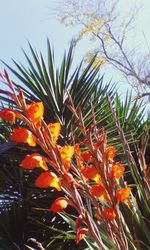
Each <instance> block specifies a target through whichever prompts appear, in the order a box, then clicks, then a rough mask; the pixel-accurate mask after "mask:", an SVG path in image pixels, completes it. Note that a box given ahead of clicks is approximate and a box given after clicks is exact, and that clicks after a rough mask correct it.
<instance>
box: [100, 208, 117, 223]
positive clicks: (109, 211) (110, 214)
mask: <svg viewBox="0 0 150 250" xmlns="http://www.w3.org/2000/svg"><path fill="white" fill-rule="evenodd" d="M102 215H103V216H104V217H105V219H107V220H110V221H111V220H114V219H115V218H116V213H115V210H114V209H113V208H111V207H105V208H104V209H103V211H102Z"/></svg>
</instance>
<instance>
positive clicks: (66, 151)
mask: <svg viewBox="0 0 150 250" xmlns="http://www.w3.org/2000/svg"><path fill="white" fill-rule="evenodd" d="M58 150H59V153H60V156H61V160H62V163H63V164H64V167H65V168H66V170H67V171H68V170H69V168H70V161H71V158H72V156H73V154H74V147H73V146H69V145H66V146H63V147H61V146H58Z"/></svg>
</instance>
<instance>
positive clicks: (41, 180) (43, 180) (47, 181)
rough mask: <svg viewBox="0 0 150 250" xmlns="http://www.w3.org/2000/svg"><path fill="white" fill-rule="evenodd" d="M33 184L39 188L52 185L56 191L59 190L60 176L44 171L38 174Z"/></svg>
mask: <svg viewBox="0 0 150 250" xmlns="http://www.w3.org/2000/svg"><path fill="white" fill-rule="evenodd" d="M35 186H37V187H39V188H48V187H54V188H56V189H57V190H58V191H61V182H60V178H58V177H57V175H56V174H55V173H53V172H45V173H42V174H40V176H39V177H38V178H37V179H36V181H35Z"/></svg>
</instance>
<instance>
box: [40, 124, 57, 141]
mask: <svg viewBox="0 0 150 250" xmlns="http://www.w3.org/2000/svg"><path fill="white" fill-rule="evenodd" d="M47 127H48V129H49V130H50V133H51V136H52V142H53V143H56V141H57V140H58V137H59V135H60V129H61V125H60V123H59V122H55V123H49V124H48V125H47ZM43 134H44V136H45V138H46V139H47V137H48V135H47V133H46V131H45V130H44V131H43Z"/></svg>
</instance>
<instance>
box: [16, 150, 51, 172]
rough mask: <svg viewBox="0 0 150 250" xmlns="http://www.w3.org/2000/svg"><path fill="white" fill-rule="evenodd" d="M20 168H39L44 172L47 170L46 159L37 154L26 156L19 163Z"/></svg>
mask: <svg viewBox="0 0 150 250" xmlns="http://www.w3.org/2000/svg"><path fill="white" fill-rule="evenodd" d="M20 167H22V168H25V169H34V168H36V167H41V168H42V169H44V170H48V167H47V165H46V157H44V156H42V155H40V154H38V153H34V154H31V155H26V157H25V158H24V160H23V161H22V162H21V163H20Z"/></svg>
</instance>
